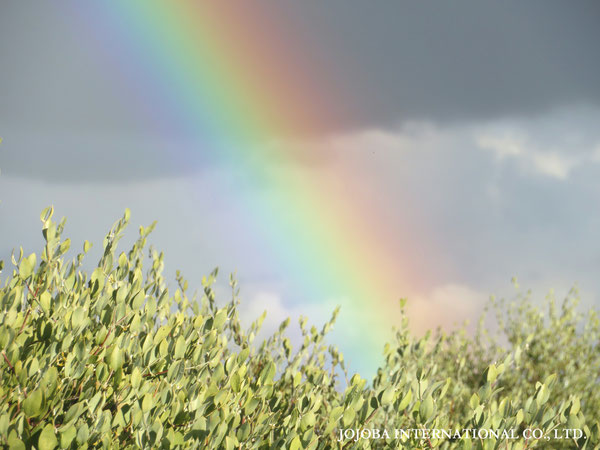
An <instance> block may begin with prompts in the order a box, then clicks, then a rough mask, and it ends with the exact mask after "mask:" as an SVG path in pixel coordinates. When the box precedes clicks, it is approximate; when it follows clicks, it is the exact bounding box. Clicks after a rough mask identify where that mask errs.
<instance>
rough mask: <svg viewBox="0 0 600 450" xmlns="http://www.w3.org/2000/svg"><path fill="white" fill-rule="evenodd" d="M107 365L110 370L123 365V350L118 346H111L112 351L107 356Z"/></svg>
mask: <svg viewBox="0 0 600 450" xmlns="http://www.w3.org/2000/svg"><path fill="white" fill-rule="evenodd" d="M108 366H109V367H110V368H111V369H112V370H115V371H116V370H119V369H120V368H121V367H122V366H123V350H121V349H120V348H119V347H113V350H112V352H111V353H110V356H109V358H108Z"/></svg>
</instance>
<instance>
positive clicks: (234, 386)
mask: <svg viewBox="0 0 600 450" xmlns="http://www.w3.org/2000/svg"><path fill="white" fill-rule="evenodd" d="M229 384H230V385H231V390H232V391H233V392H236V393H237V392H240V389H241V379H240V376H239V375H238V373H237V372H234V373H233V374H232V375H231V379H230V380H229Z"/></svg>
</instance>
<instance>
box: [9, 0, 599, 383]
mask: <svg viewBox="0 0 600 450" xmlns="http://www.w3.org/2000/svg"><path fill="white" fill-rule="evenodd" d="M157 4H158V5H162V6H148V5H157ZM180 4H183V5H186V6H185V7H182V8H181V10H174V8H173V7H172V6H168V5H169V3H168V2H158V1H157V2H145V3H144V2H131V5H132V6H130V7H119V6H114V5H110V4H108V5H93V6H91V5H87V4H86V5H82V4H81V3H77V2H75V1H67V0H60V1H57V2H53V3H52V4H49V3H39V2H32V1H18V2H17V1H9V2H4V3H3V4H2V6H0V137H2V139H3V142H2V144H0V233H1V235H2V240H1V241H0V259H3V260H5V262H8V261H10V253H11V250H12V249H13V248H18V247H19V246H20V245H22V246H23V247H24V249H25V250H26V251H27V252H31V251H36V252H37V251H39V249H40V248H41V242H42V237H41V233H40V230H41V228H40V223H39V221H38V220H39V219H38V217H39V213H40V212H41V210H42V209H43V208H44V207H46V206H48V205H50V204H52V205H54V208H55V211H56V212H55V214H56V215H57V216H58V217H61V216H66V217H67V218H68V221H67V227H66V234H67V235H68V236H70V237H71V238H72V242H73V245H74V246H75V247H77V248H78V247H79V246H80V245H81V244H82V243H83V240H84V239H88V240H90V241H92V242H94V243H96V247H100V244H101V239H102V237H103V235H104V233H106V232H107V231H108V229H109V228H110V226H111V224H112V223H113V222H114V221H115V220H117V219H118V218H119V217H120V216H121V215H122V213H123V211H124V209H125V208H126V207H129V208H130V209H131V211H132V215H131V218H132V225H133V226H132V227H131V230H130V231H129V233H128V235H127V239H126V240H125V241H124V242H125V244H127V242H131V241H132V240H133V239H134V237H135V232H136V229H137V226H138V225H147V224H149V223H151V222H152V221H154V220H157V221H158V225H157V228H156V231H155V232H154V233H153V238H152V244H153V245H154V246H155V247H156V248H159V249H161V250H163V251H164V252H165V263H166V272H167V275H168V276H169V277H170V278H171V279H172V280H174V273H175V271H176V270H178V269H179V270H181V271H182V272H183V274H184V275H185V276H186V278H188V279H189V281H190V285H191V286H193V287H196V286H199V280H200V279H201V277H202V275H205V274H208V273H209V272H210V271H211V270H212V269H213V268H214V267H215V266H218V267H219V268H220V272H221V278H222V281H223V282H226V280H227V278H228V277H227V274H228V273H230V272H235V273H236V276H237V277H238V279H239V284H240V287H241V296H242V305H241V308H242V311H243V313H244V315H243V316H244V320H247V322H250V321H251V320H252V319H254V318H255V317H256V316H258V315H259V314H260V313H261V312H262V311H263V310H267V314H268V315H267V323H266V328H267V330H269V329H270V330H272V329H274V328H275V327H276V326H277V325H278V324H279V322H280V321H281V320H283V319H284V318H285V317H287V316H292V317H294V318H296V317H298V316H299V315H306V316H308V317H309V319H310V321H311V322H313V323H315V324H322V323H323V322H324V321H325V320H327V318H328V317H329V315H330V313H331V311H332V310H333V308H334V307H335V306H336V305H338V304H339V305H341V307H342V309H341V314H340V316H339V318H338V322H337V324H336V327H335V330H334V332H333V335H332V336H331V340H332V342H334V343H335V344H337V345H339V346H340V348H341V349H342V351H344V353H345V354H346V359H347V360H349V364H350V367H351V368H352V369H355V370H360V371H361V372H363V373H366V374H368V373H369V372H372V371H373V370H374V368H375V367H377V364H378V363H380V361H381V351H382V343H383V341H384V340H385V339H386V338H387V335H386V332H380V331H379V329H386V330H387V329H388V328H390V324H391V325H393V324H394V320H397V318H398V309H399V308H398V307H397V299H399V298H401V297H407V298H408V313H409V319H410V321H411V324H412V325H411V326H412V328H413V329H414V331H415V332H416V333H422V332H423V331H425V330H426V329H429V328H435V327H436V326H441V327H443V328H444V329H448V330H450V329H452V328H453V327H455V326H457V324H460V323H462V322H463V321H464V320H466V319H469V320H471V321H473V320H476V318H477V317H478V315H479V314H480V312H481V310H482V307H483V305H484V304H485V302H486V300H487V298H488V297H489V296H490V295H497V296H507V297H510V296H512V295H514V287H513V285H512V284H511V278H512V277H513V276H516V277H517V278H518V280H519V284H520V286H521V289H522V290H526V289H532V290H533V292H534V295H535V296H537V298H539V299H542V298H544V296H545V295H546V294H547V293H548V291H549V290H550V289H554V290H555V291H556V294H557V297H559V298H560V297H562V296H564V295H565V294H566V293H567V292H568V290H569V289H570V288H571V287H572V286H573V285H574V284H575V283H576V284H577V286H578V287H579V289H580V292H581V294H582V307H590V306H596V307H597V306H598V304H599V303H600V281H598V280H599V278H598V276H597V274H598V271H599V269H600V240H599V239H598V237H599V232H598V230H599V229H600V208H598V206H599V200H600V181H599V180H600V127H599V126H598V123H600V84H599V83H598V82H597V80H598V79H600V58H599V56H600V55H599V54H598V46H597V43H598V42H600V29H599V28H598V27H597V23H598V22H599V20H600V5H598V4H597V2H592V1H587V2H586V1H583V2H578V3H576V4H575V3H572V2H571V3H566V2H558V1H549V0H544V1H529V2H517V1H506V2H481V1H467V0H461V1H455V2H452V3H426V2H419V1H395V2H378V3H375V4H374V3H372V2H371V3H367V2H360V1H354V0H345V1H341V0H329V1H327V2H313V1H307V2H296V1H291V0H284V1H281V2H278V3H277V4H274V3H273V2H270V1H267V0H255V1H253V2H241V1H240V2H235V1H234V2H227V6H214V5H211V6H207V5H206V4H205V3H202V2H194V1H193V0H187V1H185V2H181V3H180ZM171 5H172V4H171ZM213 6H214V7H213ZM185 8H188V9H185ZM123 249H125V246H124V247H123ZM91 256H92V260H93V258H94V257H97V256H98V255H97V254H94V253H92V255H91ZM92 263H93V261H92ZM5 272H6V269H5ZM225 295H226V294H225V289H224V288H223V296H225ZM294 333H296V336H297V332H296V331H292V334H294Z"/></svg>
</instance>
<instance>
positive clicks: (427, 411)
mask: <svg viewBox="0 0 600 450" xmlns="http://www.w3.org/2000/svg"><path fill="white" fill-rule="evenodd" d="M433 411H434V406H433V398H432V397H431V395H428V396H427V398H425V399H424V400H423V401H421V406H420V407H419V416H420V417H421V420H422V421H423V423H425V422H427V421H428V420H429V419H430V418H431V416H432V415H433Z"/></svg>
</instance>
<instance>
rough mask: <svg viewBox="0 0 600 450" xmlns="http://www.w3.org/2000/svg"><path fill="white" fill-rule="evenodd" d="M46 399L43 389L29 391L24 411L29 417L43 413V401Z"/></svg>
mask: <svg viewBox="0 0 600 450" xmlns="http://www.w3.org/2000/svg"><path fill="white" fill-rule="evenodd" d="M43 400H44V394H43V392H42V390H41V389H36V390H35V391H33V392H31V393H29V395H28V396H27V398H26V399H25V400H24V401H23V411H24V412H25V415H26V416H27V417H29V418H31V417H36V416H38V415H40V414H41V413H42V403H43Z"/></svg>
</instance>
